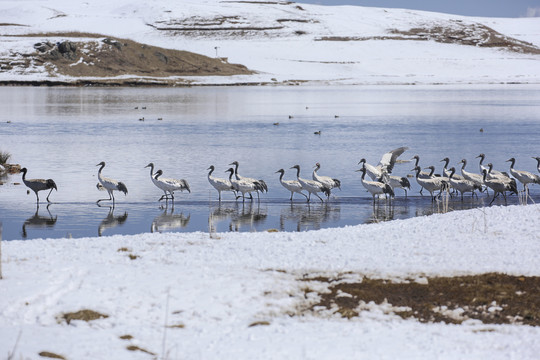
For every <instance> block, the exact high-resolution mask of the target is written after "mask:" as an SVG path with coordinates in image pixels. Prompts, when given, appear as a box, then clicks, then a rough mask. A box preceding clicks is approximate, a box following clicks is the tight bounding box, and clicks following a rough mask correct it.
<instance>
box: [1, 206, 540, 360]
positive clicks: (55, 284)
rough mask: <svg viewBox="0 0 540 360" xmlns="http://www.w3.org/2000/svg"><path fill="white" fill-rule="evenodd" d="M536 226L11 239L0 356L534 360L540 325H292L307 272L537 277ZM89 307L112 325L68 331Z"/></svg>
mask: <svg viewBox="0 0 540 360" xmlns="http://www.w3.org/2000/svg"><path fill="white" fill-rule="evenodd" d="M539 218H540V206H539V205H529V206H509V207H492V208H486V209H481V210H479V209H475V210H468V211H460V212H451V213H447V214H441V215H433V216H430V217H418V218H413V219H409V220H404V221H392V222H388V223H380V224H371V225H359V226H354V227H346V228H341V229H327V230H320V231H313V232H301V233H240V234H238V233H220V234H214V235H213V236H210V235H209V234H207V233H189V234H174V233H168V234H142V235H136V236H113V237H105V238H84V239H59V240H52V239H48V240H30V241H9V242H4V243H3V244H2V258H3V266H2V268H3V269H2V270H3V275H4V279H3V280H0V289H1V296H0V354H1V356H3V357H5V356H6V354H7V353H9V352H13V349H15V352H14V357H13V359H36V358H39V356H38V355H37V354H38V353H40V352H42V351H49V352H52V353H55V354H59V355H62V356H64V357H65V358H67V359H149V358H153V357H154V356H153V355H150V354H148V353H144V352H142V351H129V350H128V349H127V347H128V346H137V347H139V348H141V349H145V350H147V351H149V352H152V353H154V354H156V356H157V357H159V358H169V359H351V358H365V359H373V358H377V359H395V358H401V359H403V358H407V359H434V358H437V359H458V358H468V359H486V358H490V359H508V358H513V359H533V358H536V357H537V355H538V353H539V352H540V342H538V341H537V340H538V338H539V337H540V328H538V327H530V326H523V325H483V324H481V323H480V322H478V321H469V322H465V323H464V324H462V325H446V324H443V323H431V324H422V323H419V322H417V321H415V320H403V319H401V318H400V317H398V316H396V315H392V314H385V313H384V311H382V310H378V307H377V306H374V307H372V309H371V311H363V312H361V313H360V316H359V317H355V318H352V319H350V320H347V319H344V318H342V317H340V316H339V314H337V313H332V311H329V310H325V311H321V312H320V313H317V312H315V313H314V314H313V313H311V314H310V315H298V316H291V315H290V314H294V313H296V311H297V310H298V309H299V308H302V307H303V306H305V305H306V304H307V302H308V301H309V297H308V299H306V298H305V296H304V291H303V290H302V289H303V287H305V282H301V281H300V279H302V278H303V277H304V276H305V275H308V276H310V277H315V276H319V275H320V276H329V277H333V276H337V275H340V274H347V275H346V278H347V279H350V280H358V279H361V278H362V276H369V277H372V278H386V279H404V278H412V279H419V281H425V277H426V276H437V275H443V276H453V275H464V274H481V273H486V272H500V273H508V274H513V275H525V276H532V275H535V276H538V275H540V263H539V262H538V254H539V253H540V225H539V224H540V222H539V221H538V219H539ZM422 279H424V280H422ZM310 286H313V287H316V286H317V285H316V284H311V285H310ZM319 286H322V285H319ZM82 309H91V310H94V311H97V312H99V313H102V314H106V315H108V318H104V319H99V320H93V321H90V322H84V321H80V320H79V321H72V322H71V323H70V324H69V325H68V324H67V323H66V322H65V321H61V320H59V316H61V314H63V313H67V312H76V311H78V310H82ZM254 323H258V324H261V325H259V326H250V325H253V324H254ZM125 335H131V336H132V338H131V339H128V340H126V339H121V338H120V337H122V336H125ZM19 336H20V338H19V340H18V342H17V338H18V337H19Z"/></svg>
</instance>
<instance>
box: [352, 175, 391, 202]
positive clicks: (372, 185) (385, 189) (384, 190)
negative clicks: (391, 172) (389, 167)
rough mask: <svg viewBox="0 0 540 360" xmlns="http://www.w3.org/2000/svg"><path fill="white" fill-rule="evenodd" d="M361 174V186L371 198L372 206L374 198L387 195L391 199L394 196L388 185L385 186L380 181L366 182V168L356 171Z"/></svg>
mask: <svg viewBox="0 0 540 360" xmlns="http://www.w3.org/2000/svg"><path fill="white" fill-rule="evenodd" d="M356 171H360V172H362V178H361V179H362V185H364V187H365V188H366V190H367V191H369V193H370V194H371V195H372V196H373V204H375V196H377V195H381V194H389V195H390V196H391V197H393V196H394V191H393V190H392V187H391V186H390V185H388V184H385V183H383V182H380V181H368V180H365V177H366V172H367V171H366V168H365V167H362V168H361V169H360V170H356Z"/></svg>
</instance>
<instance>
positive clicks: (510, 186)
mask: <svg viewBox="0 0 540 360" xmlns="http://www.w3.org/2000/svg"><path fill="white" fill-rule="evenodd" d="M482 174H483V181H484V184H486V186H487V187H489V188H490V189H491V190H493V199H491V202H490V203H489V205H491V204H492V203H493V201H495V198H496V197H497V196H499V194H502V195H503V197H504V202H505V203H506V195H505V192H506V191H512V192H514V193H516V194H517V192H518V191H517V186H516V182H515V181H514V182H511V181H510V182H505V181H503V180H500V179H497V178H494V179H490V178H488V176H487V175H488V171H487V170H486V169H484V170H482Z"/></svg>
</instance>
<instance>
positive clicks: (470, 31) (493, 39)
mask: <svg viewBox="0 0 540 360" xmlns="http://www.w3.org/2000/svg"><path fill="white" fill-rule="evenodd" d="M389 33H390V34H391V35H387V36H323V37H321V38H318V39H315V40H318V41H367V40H414V41H427V40H432V41H436V42H440V43H444V44H460V45H470V46H478V47H490V48H501V49H505V50H508V51H512V52H517V53H523V54H540V48H538V47H537V46H535V45H534V44H531V43H528V42H526V41H521V40H518V39H514V38H512V37H509V36H505V35H503V34H501V33H499V32H497V31H495V30H493V29H492V28H490V27H488V26H485V25H482V24H478V23H472V24H464V23H462V22H460V21H454V22H452V23H451V24H448V25H444V26H443V25H441V26H433V27H418V28H412V29H409V30H397V29H390V30H389Z"/></svg>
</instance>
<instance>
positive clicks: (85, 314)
mask: <svg viewBox="0 0 540 360" xmlns="http://www.w3.org/2000/svg"><path fill="white" fill-rule="evenodd" d="M108 317H109V315H105V314H100V313H98V312H97V311H94V310H87V309H85V310H79V311H77V312H72V313H64V314H61V315H60V316H59V317H58V318H59V320H64V321H65V322H67V324H68V325H69V323H70V322H71V321H73V320H82V321H87V322H88V321H92V320H98V319H105V318H108Z"/></svg>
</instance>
